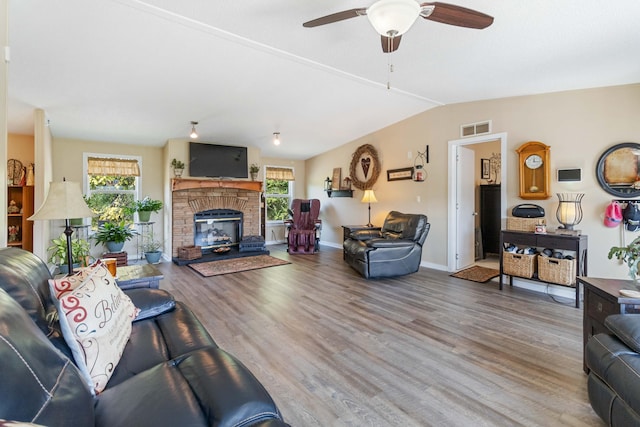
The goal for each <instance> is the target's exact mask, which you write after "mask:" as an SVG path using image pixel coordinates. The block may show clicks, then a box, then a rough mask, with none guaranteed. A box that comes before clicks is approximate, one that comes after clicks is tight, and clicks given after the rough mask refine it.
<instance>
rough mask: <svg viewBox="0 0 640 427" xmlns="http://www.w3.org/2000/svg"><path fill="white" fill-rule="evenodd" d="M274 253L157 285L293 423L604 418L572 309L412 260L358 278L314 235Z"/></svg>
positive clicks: (587, 421)
mask: <svg viewBox="0 0 640 427" xmlns="http://www.w3.org/2000/svg"><path fill="white" fill-rule="evenodd" d="M269 249H270V250H271V254H272V255H273V256H276V257H279V258H283V259H288V260H290V261H291V262H292V263H291V264H289V265H285V266H278V267H271V268H265V269H261V270H253V271H248V272H243V273H235V274H228V275H224V276H216V277H210V278H203V277H201V276H200V275H199V274H198V273H196V272H194V271H193V270H191V269H190V268H189V267H186V266H185V267H179V266H176V265H173V264H171V263H163V264H161V265H160V266H159V268H160V270H162V272H163V273H164V276H165V279H164V280H163V281H161V283H160V287H161V288H164V289H167V290H169V291H171V292H173V293H174V294H175V296H176V299H179V300H182V301H185V302H187V303H188V304H189V306H190V307H191V308H192V309H193V310H194V312H196V314H197V315H198V317H199V318H200V319H201V320H202V321H203V323H204V324H205V326H206V327H207V329H208V330H209V331H210V333H211V334H212V336H213V337H214V339H215V340H216V342H217V343H218V345H220V346H221V347H222V348H224V349H225V350H227V351H228V352H230V353H232V354H234V355H235V356H237V357H238V358H239V359H240V360H241V361H242V362H243V363H244V364H245V365H246V366H247V367H248V368H249V369H250V370H251V371H252V372H253V373H254V374H255V375H256V377H258V379H259V380H260V381H261V382H262V383H263V384H264V385H265V387H266V388H267V390H268V391H269V393H270V394H271V395H272V396H273V398H274V399H275V401H276V403H277V404H278V406H279V407H280V409H281V411H282V413H283V415H284V417H285V420H286V421H287V422H289V423H290V424H291V425H292V426H296V427H298V426H300V427H307V426H518V425H522V426H602V425H603V424H602V423H601V422H600V420H599V418H598V417H597V416H596V415H595V413H594V412H593V411H592V409H591V407H590V406H589V402H588V399H587V392H586V380H587V376H586V375H585V374H584V372H583V371H582V309H576V308H574V307H573V301H572V300H566V301H562V302H557V301H554V300H552V299H550V298H549V297H547V296H544V295H541V294H537V293H532V292H529V291H525V290H522V289H517V288H514V289H508V286H507V289H505V290H504V291H499V290H498V289H497V282H490V283H485V284H480V283H474V282H470V281H466V280H461V279H455V278H452V277H449V275H448V274H447V273H446V272H442V271H436V270H430V269H424V268H422V269H421V270H420V271H419V272H418V273H416V274H412V275H409V276H404V277H400V278H393V279H384V280H369V281H367V280H364V279H363V278H361V277H360V276H359V275H358V274H357V273H356V272H355V271H354V270H352V269H351V268H349V267H348V266H347V265H346V264H345V263H344V261H343V260H342V251H340V250H337V249H333V248H329V247H323V248H322V249H321V251H320V253H318V254H316V255H292V256H290V255H288V254H287V253H286V251H285V247H284V246H271V247H269Z"/></svg>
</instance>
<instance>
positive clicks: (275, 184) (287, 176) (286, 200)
mask: <svg viewBox="0 0 640 427" xmlns="http://www.w3.org/2000/svg"><path fill="white" fill-rule="evenodd" d="M265 177H266V183H265V188H266V190H265V202H266V207H267V221H283V220H285V219H287V218H289V216H290V215H289V206H291V200H292V199H293V181H294V180H295V178H294V176H293V169H292V168H282V167H270V166H267V168H266V172H265Z"/></svg>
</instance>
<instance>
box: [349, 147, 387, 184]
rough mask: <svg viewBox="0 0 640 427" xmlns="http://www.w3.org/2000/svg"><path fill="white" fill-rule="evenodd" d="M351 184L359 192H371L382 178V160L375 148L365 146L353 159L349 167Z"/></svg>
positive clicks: (356, 152)
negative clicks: (380, 177) (379, 178)
mask: <svg viewBox="0 0 640 427" xmlns="http://www.w3.org/2000/svg"><path fill="white" fill-rule="evenodd" d="M349 176H350V177H351V183H352V184H353V186H354V187H356V188H357V189H358V190H363V191H364V190H370V189H372V188H373V185H374V184H375V183H376V181H378V177H379V176H380V160H379V159H378V152H377V151H376V149H375V147H374V146H372V145H370V144H364V145H361V146H360V147H358V149H357V150H356V151H355V152H354V153H353V155H352V157H351V164H350V166H349Z"/></svg>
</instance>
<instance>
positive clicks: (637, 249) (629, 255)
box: [608, 237, 640, 282]
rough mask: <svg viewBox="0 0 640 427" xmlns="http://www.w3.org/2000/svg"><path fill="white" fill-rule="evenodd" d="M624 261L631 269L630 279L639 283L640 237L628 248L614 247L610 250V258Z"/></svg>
mask: <svg viewBox="0 0 640 427" xmlns="http://www.w3.org/2000/svg"><path fill="white" fill-rule="evenodd" d="M614 257H615V258H616V259H618V260H621V261H623V262H624V263H625V264H627V266H628V267H629V277H631V278H632V279H633V281H634V282H637V281H638V263H639V262H640V237H636V238H635V239H633V241H632V242H631V243H629V244H628V245H627V246H613V247H612V248H611V249H609V255H608V258H609V259H612V258H614Z"/></svg>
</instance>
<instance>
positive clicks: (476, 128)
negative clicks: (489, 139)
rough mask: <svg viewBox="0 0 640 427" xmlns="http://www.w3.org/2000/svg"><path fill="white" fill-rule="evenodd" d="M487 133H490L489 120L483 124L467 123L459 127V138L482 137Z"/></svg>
mask: <svg viewBox="0 0 640 427" xmlns="http://www.w3.org/2000/svg"><path fill="white" fill-rule="evenodd" d="M487 133H491V120H487V121H485V122H477V123H469V124H467V125H462V126H460V137H461V138H466V137H469V136H476V135H484V134H487Z"/></svg>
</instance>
